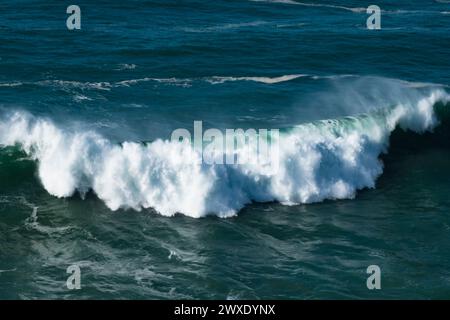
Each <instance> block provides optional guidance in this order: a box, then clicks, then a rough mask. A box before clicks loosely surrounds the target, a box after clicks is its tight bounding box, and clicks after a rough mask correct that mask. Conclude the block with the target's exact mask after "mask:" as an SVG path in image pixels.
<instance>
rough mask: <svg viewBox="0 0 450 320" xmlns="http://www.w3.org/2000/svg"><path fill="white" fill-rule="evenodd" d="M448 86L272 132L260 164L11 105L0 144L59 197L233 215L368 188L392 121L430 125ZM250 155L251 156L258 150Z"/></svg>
mask: <svg viewBox="0 0 450 320" xmlns="http://www.w3.org/2000/svg"><path fill="white" fill-rule="evenodd" d="M448 101H449V96H448V94H447V93H446V92H445V91H444V90H442V89H434V90H432V91H430V92H429V94H424V95H423V96H421V97H419V98H415V99H409V100H405V99H403V100H402V103H399V104H396V105H392V106H386V107H385V108H381V109H378V110H375V111H372V112H370V113H367V114H361V115H359V116H354V117H346V118H341V119H336V120H324V121H317V122H312V123H306V124H302V125H299V126H297V127H294V128H292V129H290V130H289V131H287V132H283V133H282V134H281V135H280V136H279V138H278V139H279V141H277V142H278V145H279V146H280V150H279V169H278V170H277V171H276V172H271V171H268V170H267V168H266V167H265V166H264V165H258V164H245V165H243V164H242V165H222V164H211V165H208V164H205V163H200V161H199V159H200V157H201V154H199V153H198V152H197V151H196V150H195V149H194V148H193V147H192V146H191V145H190V144H187V143H182V142H173V141H168V140H156V141H154V142H152V143H148V144H142V143H137V142H129V141H127V142H124V143H122V144H120V145H119V144H116V143H114V142H112V141H110V140H108V139H106V138H105V137H103V136H101V135H100V134H98V133H96V132H94V131H82V130H63V129H61V128H60V127H58V126H56V125H55V124H54V123H52V121H50V120H47V119H44V118H36V117H33V116H32V115H30V114H29V113H26V112H22V111H15V112H12V113H9V114H8V115H7V116H5V117H3V120H1V122H0V144H1V145H2V146H19V147H20V148H21V149H22V150H23V151H24V152H25V153H26V154H27V155H28V156H29V157H31V158H32V159H33V160H36V161H37V163H38V176H39V179H40V181H41V183H42V185H43V187H44V188H45V189H46V190H47V191H48V192H49V193H50V194H52V195H54V196H56V197H70V196H72V195H74V194H75V193H76V192H79V193H80V194H81V195H84V194H85V193H86V192H88V191H89V190H92V191H93V192H95V194H96V195H97V196H98V198H100V199H101V200H103V201H104V203H105V204H106V205H107V206H108V207H109V208H110V209H111V210H118V209H120V208H124V209H127V208H132V209H135V210H141V209H142V208H154V209H155V210H156V211H157V212H159V213H160V214H162V215H165V216H172V215H174V214H176V213H182V214H185V215H188V216H191V217H196V218H197V217H203V216H205V215H208V214H215V215H218V216H220V217H229V216H233V215H235V214H236V213H237V212H238V211H239V210H240V209H241V208H242V207H243V206H245V205H246V204H248V203H250V202H252V201H257V202H268V201H278V202H281V203H283V204H302V203H312V202H319V201H323V200H325V199H349V198H353V197H355V194H356V192H357V190H360V189H363V188H373V187H375V181H376V179H377V177H379V176H380V174H381V173H382V171H383V164H382V162H381V160H380V159H379V156H380V154H382V153H383V152H386V151H387V148H388V144H389V136H390V134H391V133H392V132H393V130H395V128H397V127H401V128H403V129H405V130H413V131H415V132H418V133H421V132H425V131H427V130H431V129H433V128H434V127H435V126H436V125H437V124H438V121H437V118H436V115H435V111H434V108H433V106H434V105H435V104H436V103H439V102H442V103H447V102H448ZM255 156H256V155H255Z"/></svg>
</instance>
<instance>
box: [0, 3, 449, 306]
mask: <svg viewBox="0 0 450 320" xmlns="http://www.w3.org/2000/svg"><path fill="white" fill-rule="evenodd" d="M77 4H78V5H79V6H80V8H81V11H82V22H81V26H82V28H81V30H76V31H69V30H67V28H66V26H65V19H66V17H67V14H65V11H66V7H65V5H63V4H50V3H48V2H47V3H46V2H44V1H31V0H26V1H16V2H15V3H7V4H1V5H0V40H1V43H2V46H1V47H0V111H1V113H0V114H1V118H0V145H1V149H0V298H2V299H43V298H57V299H63V298H70V299H107V298H116V299H335V298H337V299H349V298H369V299H371V298H386V299H399V298H408V299H424V298H425V299H428V298H431V299H445V298H448V297H449V295H450V282H449V281H450V271H449V270H450V260H449V257H448V254H447V253H448V251H449V249H450V241H449V235H450V227H449V226H450V216H449V210H450V200H449V197H448V194H449V192H450V180H449V177H448V174H447V171H448V168H449V166H450V157H449V156H450V148H449V147H450V145H449V141H450V139H449V138H450V132H449V128H450V126H449V124H448V121H449V116H448V111H447V109H448V106H449V104H448V101H449V96H448V92H449V90H448V86H449V84H450V78H449V75H448V72H447V71H448V70H449V67H450V66H449V59H448V53H449V45H450V38H449V19H450V15H449V14H448V12H449V11H450V4H449V3H447V2H445V1H420V2H418V1H417V2H411V1H397V2H395V4H393V3H391V2H388V1H379V2H378V3H377V4H378V5H379V6H380V7H381V9H382V10H383V11H382V29H381V30H377V31H371V30H367V29H366V19H367V17H368V15H367V14H366V12H365V8H366V7H367V6H368V5H369V4H371V3H365V2H364V3H363V2H361V1H328V2H325V1H320V2H297V1H244V0H242V1H237V0H236V1H214V2H204V1H192V0H191V1H176V2H175V1H127V2H126V3H124V2H116V1H89V2H87V1H79V2H78V3H77ZM321 120H327V121H321ZM194 121H202V122H203V125H204V127H205V128H218V129H226V128H244V129H247V128H255V129H280V134H281V136H280V142H281V149H280V150H281V152H280V158H279V159H280V163H279V164H280V167H279V171H277V172H275V173H271V174H267V173H265V172H264V171H261V170H260V168H258V167H246V168H243V167H240V166H235V165H206V164H197V165H195V164H192V163H189V162H182V163H181V164H180V163H176V162H175V161H174V159H177V158H178V157H181V158H182V159H184V158H186V155H189V154H191V153H190V152H191V151H192V150H191V149H190V148H189V147H188V146H185V147H182V146H180V145H176V144H174V143H170V142H168V141H169V139H170V135H171V132H172V131H173V130H174V129H177V128H186V129H187V130H189V131H192V130H193V124H194ZM163 141H165V142H163ZM185 148H187V149H185ZM183 152H184V153H183ZM180 155H181V156H180ZM74 264H76V265H78V266H79V267H80V269H81V289H80V290H69V289H68V288H67V287H66V279H67V278H68V276H69V274H67V273H66V269H67V268H68V267H69V266H71V265H74ZM369 265H378V266H379V267H380V269H381V274H382V276H381V285H382V288H381V290H368V289H367V287H366V279H367V277H368V275H367V274H366V269H367V267H368V266H369Z"/></svg>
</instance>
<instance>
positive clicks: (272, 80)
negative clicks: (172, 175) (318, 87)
mask: <svg viewBox="0 0 450 320" xmlns="http://www.w3.org/2000/svg"><path fill="white" fill-rule="evenodd" d="M358 77H362V76H360V75H356V74H335V75H313V74H287V75H281V76H274V77H270V76H210V77H199V78H175V77H171V78H154V77H144V78H137V79H128V80H121V81H117V82H78V81H69V80H42V81H37V82H20V81H15V82H11V83H0V87H18V86H22V85H37V86H45V87H55V88H61V89H62V90H68V89H80V90H81V91H84V90H101V91H110V90H112V89H114V88H121V87H131V86H134V85H138V84H140V83H146V82H155V83H158V84H165V85H174V86H180V87H184V88H189V87H192V86H193V85H195V84H198V83H204V82H206V83H209V84H212V85H219V84H224V83H227V82H258V83H262V84H267V85H272V84H278V83H283V82H288V81H293V80H296V79H300V78H306V79H310V80H337V79H345V78H358ZM386 79H387V78H386ZM390 80H393V81H398V82H400V83H402V84H404V85H407V86H410V87H414V88H424V87H445V88H448V87H449V86H448V85H444V84H437V83H427V82H412V81H404V80H397V79H390ZM73 99H74V100H75V101H78V102H80V101H83V100H88V101H90V100H92V98H90V97H88V96H86V95H83V94H76V95H75V96H74V97H73Z"/></svg>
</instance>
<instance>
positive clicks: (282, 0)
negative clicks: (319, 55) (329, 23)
mask: <svg viewBox="0 0 450 320" xmlns="http://www.w3.org/2000/svg"><path fill="white" fill-rule="evenodd" d="M250 1H253V2H272V3H284V4H293V5H298V6H304V7H324V8H332V9H341V10H346V11H351V12H355V13H360V12H366V8H351V7H344V6H338V5H333V4H325V3H306V2H297V1H293V0H250Z"/></svg>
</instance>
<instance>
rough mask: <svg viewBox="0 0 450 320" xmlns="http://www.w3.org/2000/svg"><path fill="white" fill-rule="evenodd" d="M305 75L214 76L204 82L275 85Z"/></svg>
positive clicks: (304, 75)
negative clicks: (253, 82) (250, 82)
mask: <svg viewBox="0 0 450 320" xmlns="http://www.w3.org/2000/svg"><path fill="white" fill-rule="evenodd" d="M307 76H308V75H306V74H288V75H283V76H279V77H220V76H214V77H211V78H207V79H206V81H208V82H210V83H212V84H220V83H224V82H228V81H255V82H261V83H266V84H275V83H280V82H285V81H291V80H294V79H298V78H301V77H307Z"/></svg>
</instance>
